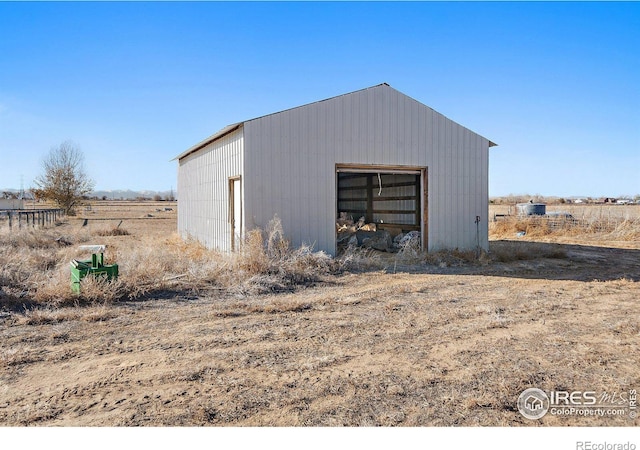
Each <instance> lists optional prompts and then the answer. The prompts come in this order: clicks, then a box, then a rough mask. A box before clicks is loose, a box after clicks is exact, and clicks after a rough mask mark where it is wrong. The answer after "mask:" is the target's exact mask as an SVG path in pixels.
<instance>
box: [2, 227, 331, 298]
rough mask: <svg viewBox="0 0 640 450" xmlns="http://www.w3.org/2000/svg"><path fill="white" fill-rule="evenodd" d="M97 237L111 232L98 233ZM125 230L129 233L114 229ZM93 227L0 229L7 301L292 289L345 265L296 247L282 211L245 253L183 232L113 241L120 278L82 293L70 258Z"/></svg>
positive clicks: (86, 283)
mask: <svg viewBox="0 0 640 450" xmlns="http://www.w3.org/2000/svg"><path fill="white" fill-rule="evenodd" d="M96 234H97V235H98V236H105V234H104V233H103V232H97V233H96ZM108 235H109V236H121V235H123V234H108ZM90 238H91V235H90V234H88V233H86V232H84V231H83V232H78V233H76V234H69V235H66V236H65V237H64V239H63V241H64V242H65V243H66V244H65V245H61V244H60V236H58V235H57V234H56V232H55V231H50V230H25V231H22V230H21V231H19V232H14V233H11V234H3V235H1V236H0V282H1V283H2V290H0V298H2V301H3V303H5V305H11V304H12V305H13V306H15V307H19V306H20V305H23V304H24V305H26V304H38V305H46V306H50V307H61V306H65V305H75V304H82V303H111V302H116V301H119V300H127V299H129V300H131V299H138V298H141V297H144V296H149V295H154V294H162V293H163V292H172V293H177V294H180V293H181V292H182V293H189V294H192V293H194V292H199V291H206V290H211V289H216V290H219V291H223V292H226V293H230V294H236V295H249V294H259V293H266V292H275V291H288V290H292V289H294V288H295V287H296V286H299V285H306V284H309V283H313V282H315V281H317V280H319V279H320V277H322V276H323V275H325V274H329V273H335V272H338V271H340V270H342V268H343V266H342V265H341V263H340V262H338V261H337V260H335V259H333V258H332V257H330V256H329V255H327V254H326V253H324V252H313V250H312V248H311V247H310V246H301V247H299V248H291V247H290V244H289V242H288V241H287V240H286V239H285V238H284V233H283V230H282V225H281V223H280V221H279V219H278V218H277V217H276V218H275V219H274V220H272V221H271V222H270V224H269V226H268V228H267V230H265V231H261V230H253V231H251V232H250V233H248V236H247V238H246V240H245V242H244V243H243V245H242V248H241V249H240V251H239V252H237V253H235V254H231V255H229V254H222V253H219V252H216V251H212V250H208V249H206V248H205V247H203V246H202V245H201V244H199V243H197V242H194V241H186V242H185V241H183V240H181V239H179V238H178V237H177V236H174V237H171V238H168V239H164V240H158V239H153V238H149V239H147V240H143V241H142V242H141V243H137V244H136V245H134V244H130V245H126V246H125V245H120V244H119V242H118V241H114V243H113V244H111V245H109V246H108V247H107V251H106V253H105V261H106V262H107V263H110V264H112V263H117V264H118V266H119V273H120V276H119V277H118V279H117V280H112V281H106V280H103V279H98V278H93V277H86V278H85V279H83V280H82V287H81V294H80V295H76V294H73V293H72V292H71V289H70V272H69V262H70V261H71V260H72V259H74V258H79V256H80V255H78V254H77V246H76V244H79V243H85V242H87V241H89V240H90Z"/></svg>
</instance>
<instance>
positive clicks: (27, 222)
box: [0, 209, 64, 229]
mask: <svg viewBox="0 0 640 450" xmlns="http://www.w3.org/2000/svg"><path fill="white" fill-rule="evenodd" d="M62 216H64V210H62V209H3V210H0V218H2V219H5V218H6V219H5V220H7V222H8V223H9V229H13V227H14V226H16V225H17V227H18V229H20V228H22V227H23V226H27V227H28V226H31V227H34V228H35V227H36V226H38V227H39V228H44V227H47V226H51V225H53V224H55V223H56V222H57V221H58V219H59V218H61V217H62Z"/></svg>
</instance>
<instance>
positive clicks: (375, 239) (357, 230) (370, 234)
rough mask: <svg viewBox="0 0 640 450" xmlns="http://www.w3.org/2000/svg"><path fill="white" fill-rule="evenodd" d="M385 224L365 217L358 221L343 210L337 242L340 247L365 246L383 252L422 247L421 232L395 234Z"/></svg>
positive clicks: (339, 220) (339, 219) (338, 223)
mask: <svg viewBox="0 0 640 450" xmlns="http://www.w3.org/2000/svg"><path fill="white" fill-rule="evenodd" d="M382 227H383V224H376V223H366V220H365V218H364V216H363V217H360V219H358V221H357V222H355V221H354V220H353V217H351V216H349V215H347V213H344V212H341V213H340V217H339V218H338V220H337V222H336V236H337V238H336V243H337V246H338V248H339V249H346V248H348V247H363V248H371V249H374V250H379V251H382V252H389V253H395V252H398V251H400V250H402V249H404V248H407V247H410V248H420V232H419V231H409V232H407V233H402V232H400V233H399V234H396V235H395V236H392V234H391V233H390V232H389V231H388V230H385V229H383V228H382Z"/></svg>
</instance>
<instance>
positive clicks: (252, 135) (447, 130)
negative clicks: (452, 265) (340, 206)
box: [244, 85, 489, 253]
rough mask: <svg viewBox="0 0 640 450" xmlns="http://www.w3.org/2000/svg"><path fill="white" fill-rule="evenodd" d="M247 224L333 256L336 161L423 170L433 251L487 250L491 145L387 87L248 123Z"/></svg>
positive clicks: (430, 241)
mask: <svg viewBox="0 0 640 450" xmlns="http://www.w3.org/2000/svg"><path fill="white" fill-rule="evenodd" d="M244 138H245V173H244V174H245V177H244V180H245V184H244V193H245V216H244V217H245V224H246V226H247V228H252V227H265V226H266V225H267V223H268V222H269V220H270V219H271V218H273V216H274V215H275V214H277V215H278V216H279V217H280V219H281V220H282V224H283V227H284V231H285V234H287V236H288V237H289V238H290V239H291V241H292V243H293V244H294V245H298V244H300V243H303V242H305V243H311V244H314V245H315V248H316V249H319V250H325V251H327V252H330V253H334V252H335V219H336V209H337V206H336V164H362V165H378V166H379V165H393V166H397V165H402V166H411V167H428V169H429V170H428V173H429V176H428V178H429V179H428V191H429V199H428V214H429V225H428V229H429V239H428V242H429V250H438V249H443V248H459V249H471V248H475V246H476V225H475V223H474V221H475V218H476V216H480V217H481V223H480V245H481V246H482V247H483V248H485V249H486V248H488V239H487V226H488V221H487V215H488V148H489V141H488V140H487V139H485V138H483V137H482V136H479V135H477V134H476V133H473V132H472V131H470V130H468V129H466V128H464V127H462V126H461V125H458V124H457V123H455V122H453V121H451V120H449V119H447V118H446V117H444V116H443V115H441V114H439V113H437V112H435V111H433V110H432V109H431V108H429V107H427V106H425V105H423V104H421V103H419V102H417V101H415V100H413V99H412V98H410V97H408V96H406V95H404V94H402V93H400V92H398V91H396V90H395V89H393V88H391V87H389V86H388V85H380V86H375V87H372V88H369V89H365V90H362V91H357V92H354V93H351V94H346V95H343V96H340V97H335V98H332V99H329V100H325V101H321V102H317V103H312V104H310V105H306V106H302V107H299V108H294V109H291V110H287V111H283V112H280V113H276V114H272V115H269V116H265V117H261V118H257V119H254V120H250V121H247V122H245V123H244Z"/></svg>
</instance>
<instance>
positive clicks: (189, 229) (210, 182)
mask: <svg viewBox="0 0 640 450" xmlns="http://www.w3.org/2000/svg"><path fill="white" fill-rule="evenodd" d="M243 141H244V138H243V129H242V127H240V128H239V129H238V130H236V131H234V132H232V133H230V134H227V135H225V136H223V137H222V138H220V139H218V140H216V141H213V142H211V143H210V144H208V145H206V146H205V147H203V148H202V149H200V150H197V151H195V152H193V153H190V154H189V155H188V156H186V157H184V158H182V159H180V160H179V166H178V232H179V233H180V235H181V236H182V237H183V238H184V239H188V238H194V239H197V240H198V241H200V242H201V243H202V244H204V245H205V246H207V247H209V248H215V249H218V250H221V251H228V250H230V249H231V225H230V224H229V177H233V176H238V175H240V176H242V175H243ZM242 182H243V183H244V177H243V178H242ZM243 190H244V189H243ZM242 216H243V217H244V213H243V214H242Z"/></svg>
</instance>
